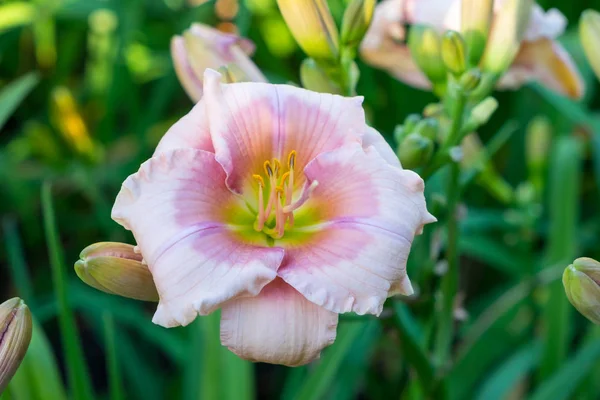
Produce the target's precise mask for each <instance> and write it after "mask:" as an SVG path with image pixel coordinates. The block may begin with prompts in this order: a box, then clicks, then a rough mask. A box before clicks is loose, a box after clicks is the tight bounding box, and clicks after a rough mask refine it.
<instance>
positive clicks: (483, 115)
mask: <svg viewBox="0 0 600 400" xmlns="http://www.w3.org/2000/svg"><path fill="white" fill-rule="evenodd" d="M497 109H498V100H496V99H495V98H493V97H486V98H485V99H484V100H483V101H482V102H481V103H479V104H477V105H476V106H475V107H473V109H472V110H471V114H470V115H469V119H468V122H467V124H466V126H467V129H468V130H469V131H471V132H472V131H475V130H477V129H478V128H479V127H481V126H483V125H485V124H487V123H488V121H489V120H490V118H491V117H492V115H494V113H495V112H496V110H497Z"/></svg>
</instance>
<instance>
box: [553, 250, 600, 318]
mask: <svg viewBox="0 0 600 400" xmlns="http://www.w3.org/2000/svg"><path fill="white" fill-rule="evenodd" d="M562 280H563V285H564V287H565V293H566V294H567V298H568V299H569V301H570V302H571V304H573V307H575V308H576V309H577V311H579V312H580V313H581V314H583V315H584V316H585V317H586V318H587V319H589V320H590V321H592V322H593V323H595V324H600V286H598V283H599V282H600V263H598V261H596V260H593V259H591V258H578V259H577V260H575V261H574V262H573V264H571V265H569V266H568V267H567V268H566V269H565V272H564V273H563V278H562Z"/></svg>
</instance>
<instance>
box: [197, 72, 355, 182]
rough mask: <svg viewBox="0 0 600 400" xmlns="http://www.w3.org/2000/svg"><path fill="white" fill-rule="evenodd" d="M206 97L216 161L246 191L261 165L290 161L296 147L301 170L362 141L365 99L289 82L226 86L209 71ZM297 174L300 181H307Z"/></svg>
mask: <svg viewBox="0 0 600 400" xmlns="http://www.w3.org/2000/svg"><path fill="white" fill-rule="evenodd" d="M204 89H205V90H204V91H205V99H206V107H207V113H208V117H209V123H210V131H211V135H212V139H213V144H214V146H215V154H216V158H217V161H219V162H220V163H221V165H223V168H224V169H225V171H226V173H227V184H228V186H229V187H230V188H231V189H232V190H235V191H236V192H242V191H243V190H244V187H245V185H246V184H248V183H250V182H252V174H263V163H264V162H265V161H267V160H271V159H273V158H277V159H279V160H280V161H281V162H282V163H284V162H286V160H287V157H288V155H289V153H290V152H291V151H292V150H296V153H297V156H296V165H297V168H298V171H302V168H303V167H304V165H306V163H308V161H310V160H312V159H313V158H314V157H315V156H317V155H318V154H320V153H322V152H325V151H329V150H332V149H335V148H337V147H340V146H342V145H344V144H346V143H351V142H357V143H359V142H360V136H361V134H362V133H363V132H364V131H365V129H366V124H365V116H364V111H363V109H362V98H360V97H356V98H344V97H341V96H334V95H330V94H321V93H315V92H310V91H307V90H304V89H299V88H295V87H292V86H287V85H268V84H262V83H238V84H235V85H227V84H222V83H221V82H220V74H219V73H217V72H216V71H212V70H207V72H206V74H205V85H204ZM303 179H304V178H303V177H302V174H298V178H297V180H296V184H297V185H298V186H299V185H301V184H302V183H303Z"/></svg>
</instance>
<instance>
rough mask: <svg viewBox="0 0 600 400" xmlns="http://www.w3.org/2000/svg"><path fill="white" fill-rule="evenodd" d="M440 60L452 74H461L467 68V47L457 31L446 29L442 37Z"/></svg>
mask: <svg viewBox="0 0 600 400" xmlns="http://www.w3.org/2000/svg"><path fill="white" fill-rule="evenodd" d="M442 60H443V61H444V65H445V66H446V68H447V69H448V71H450V72H451V73H452V74H453V75H454V76H460V75H462V74H463V73H464V72H465V71H466V69H467V49H466V45H465V41H464V39H463V38H462V36H461V35H460V33H458V32H454V31H448V32H446V33H445V34H444V37H443V38H442Z"/></svg>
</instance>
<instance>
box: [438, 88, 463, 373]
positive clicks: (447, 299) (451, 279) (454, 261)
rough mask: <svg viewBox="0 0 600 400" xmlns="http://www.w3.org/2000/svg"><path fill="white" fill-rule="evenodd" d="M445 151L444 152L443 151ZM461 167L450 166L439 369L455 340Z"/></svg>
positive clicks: (456, 125) (457, 116) (455, 137)
mask: <svg viewBox="0 0 600 400" xmlns="http://www.w3.org/2000/svg"><path fill="white" fill-rule="evenodd" d="M466 100H467V99H466V96H465V95H464V94H463V93H462V92H460V93H459V95H458V97H457V99H456V103H455V108H454V110H453V111H454V112H453V115H452V127H451V129H450V133H449V134H448V138H447V141H446V143H445V146H444V147H451V146H453V145H455V143H457V142H458V141H459V140H460V132H461V128H462V124H463V118H464V113H465V107H466ZM444 147H443V148H444ZM459 178H460V165H459V164H458V163H456V162H453V163H452V164H451V165H450V179H449V180H448V189H447V190H448V216H449V217H448V222H447V229H448V231H447V232H448V237H447V244H446V261H447V264H448V270H447V271H446V274H445V275H444V276H443V278H442V283H441V288H440V289H441V295H442V309H441V310H440V314H439V318H438V327H437V333H436V342H435V349H434V351H435V353H434V354H435V359H436V361H437V362H438V365H444V364H446V361H447V360H448V358H449V356H450V348H451V344H452V338H453V337H454V315H453V314H454V299H455V297H456V292H457V291H458V268H459V265H458V264H459V262H458V261H459V253H458V237H459V229H458V221H457V218H456V209H457V206H458V202H459V200H460V180H459Z"/></svg>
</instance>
